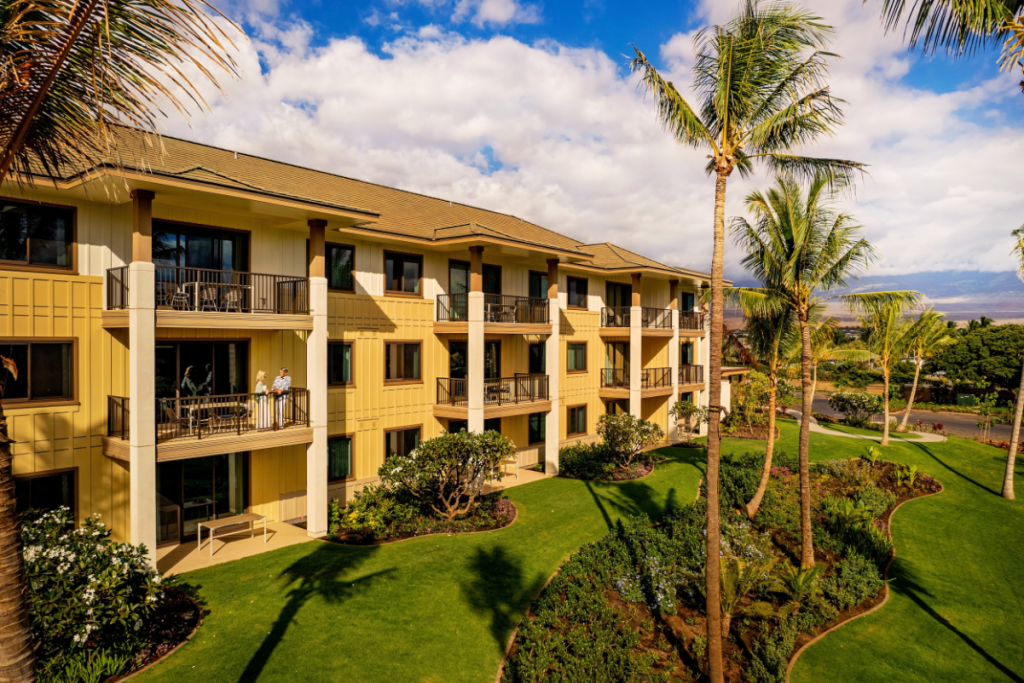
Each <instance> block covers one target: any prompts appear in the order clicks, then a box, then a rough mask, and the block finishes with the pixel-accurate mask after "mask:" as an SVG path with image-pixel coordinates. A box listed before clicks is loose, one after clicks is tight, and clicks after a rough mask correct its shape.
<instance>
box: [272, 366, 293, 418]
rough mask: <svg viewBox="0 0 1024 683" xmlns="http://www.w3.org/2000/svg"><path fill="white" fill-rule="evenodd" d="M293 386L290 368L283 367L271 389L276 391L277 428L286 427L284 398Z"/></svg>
mask: <svg viewBox="0 0 1024 683" xmlns="http://www.w3.org/2000/svg"><path fill="white" fill-rule="evenodd" d="M291 388H292V378H291V376H290V375H289V374H288V368H281V373H280V374H279V375H278V377H277V378H276V379H275V380H274V386H273V387H272V388H271V391H273V392H274V412H275V413H276V414H277V428H278V429H283V428H284V398H285V396H287V395H288V391H289V390H290V389H291Z"/></svg>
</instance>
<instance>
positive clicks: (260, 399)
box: [253, 370, 270, 429]
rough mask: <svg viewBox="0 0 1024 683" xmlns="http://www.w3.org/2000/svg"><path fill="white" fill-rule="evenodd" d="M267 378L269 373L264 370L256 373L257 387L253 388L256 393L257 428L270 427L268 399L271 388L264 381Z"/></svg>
mask: <svg viewBox="0 0 1024 683" xmlns="http://www.w3.org/2000/svg"><path fill="white" fill-rule="evenodd" d="M266 379H267V373H266V372H264V371H263V370H260V371H259V372H257V373H256V389H255V390H253V393H254V394H255V395H256V396H255V401H256V429H270V401H269V400H267V394H268V393H270V389H269V388H267V384H266V382H265V381H264V380H266Z"/></svg>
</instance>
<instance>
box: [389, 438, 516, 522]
mask: <svg viewBox="0 0 1024 683" xmlns="http://www.w3.org/2000/svg"><path fill="white" fill-rule="evenodd" d="M515 452H516V447H515V445H514V444H513V443H512V442H511V441H510V440H509V439H508V438H507V437H505V436H502V435H501V434H499V433H498V432H494V431H489V432H484V433H483V434H476V433H471V432H467V431H460V432H458V433H457V434H442V435H441V436H438V437H435V438H433V439H428V440H426V441H424V442H422V443H421V444H420V445H419V446H418V447H417V448H416V450H414V451H413V452H412V453H410V454H409V455H407V456H403V455H392V456H390V457H389V458H387V459H386V460H385V461H384V464H383V465H381V466H380V469H379V470H378V471H377V475H378V476H379V477H380V480H381V483H383V484H384V486H385V487H387V488H388V489H391V490H393V491H395V492H406V493H408V494H409V495H411V496H412V497H414V498H416V499H417V500H419V501H420V502H422V503H423V504H424V505H426V506H427V507H428V508H430V509H431V510H432V511H433V512H435V513H436V514H438V515H441V516H442V517H444V518H445V519H448V520H452V519H455V518H456V517H462V516H464V515H466V514H468V513H469V512H470V511H472V509H473V506H474V504H475V503H476V499H477V497H478V496H479V495H480V490H481V489H482V487H483V480H484V476H485V475H486V474H488V473H490V472H497V473H498V476H499V477H500V476H501V463H502V461H503V460H505V459H507V458H509V457H511V456H512V455H514V454H515Z"/></svg>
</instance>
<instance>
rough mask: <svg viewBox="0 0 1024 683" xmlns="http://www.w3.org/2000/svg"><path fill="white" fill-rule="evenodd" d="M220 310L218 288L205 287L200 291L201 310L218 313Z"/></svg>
mask: <svg viewBox="0 0 1024 683" xmlns="http://www.w3.org/2000/svg"><path fill="white" fill-rule="evenodd" d="M219 309H220V298H219V297H218V296H217V288H216V287H203V288H201V289H200V290H199V310H201V311H216V310H219Z"/></svg>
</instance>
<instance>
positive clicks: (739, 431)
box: [722, 425, 781, 441]
mask: <svg viewBox="0 0 1024 683" xmlns="http://www.w3.org/2000/svg"><path fill="white" fill-rule="evenodd" d="M780 434H781V432H780V431H779V428H778V426H776V427H775V438H776V439H778V438H779V435H780ZM722 436H728V437H729V438H730V439H753V440H754V441H767V440H768V427H767V425H766V426H763V427H762V426H760V425H758V426H755V427H754V433H753V434H751V433H750V430H749V429H747V427H746V425H740V426H739V427H737V428H736V431H735V432H733V433H732V434H722Z"/></svg>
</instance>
